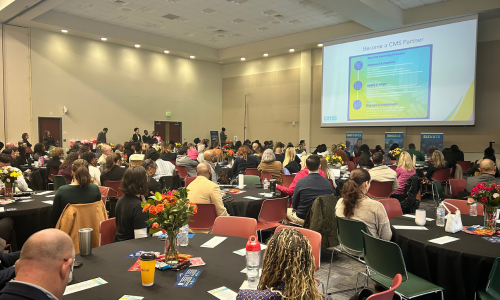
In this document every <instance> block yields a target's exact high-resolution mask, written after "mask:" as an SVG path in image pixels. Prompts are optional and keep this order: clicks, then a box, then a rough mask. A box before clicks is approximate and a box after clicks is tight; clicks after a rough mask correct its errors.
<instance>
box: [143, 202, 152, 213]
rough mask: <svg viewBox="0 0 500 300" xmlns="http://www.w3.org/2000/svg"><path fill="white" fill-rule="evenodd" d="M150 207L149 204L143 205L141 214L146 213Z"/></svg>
mask: <svg viewBox="0 0 500 300" xmlns="http://www.w3.org/2000/svg"><path fill="white" fill-rule="evenodd" d="M150 206H151V205H150V204H149V203H146V205H144V207H143V208H142V212H147V211H148V208H149V207H150Z"/></svg>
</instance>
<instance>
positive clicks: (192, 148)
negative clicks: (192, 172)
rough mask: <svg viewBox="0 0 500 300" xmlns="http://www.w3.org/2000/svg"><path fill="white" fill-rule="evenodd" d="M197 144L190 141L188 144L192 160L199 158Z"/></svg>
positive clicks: (189, 155)
mask: <svg viewBox="0 0 500 300" xmlns="http://www.w3.org/2000/svg"><path fill="white" fill-rule="evenodd" d="M196 147H197V146H196V145H195V144H193V143H189V144H188V145H187V156H188V157H189V158H191V159H192V160H197V159H198V154H200V153H199V152H198V150H196Z"/></svg>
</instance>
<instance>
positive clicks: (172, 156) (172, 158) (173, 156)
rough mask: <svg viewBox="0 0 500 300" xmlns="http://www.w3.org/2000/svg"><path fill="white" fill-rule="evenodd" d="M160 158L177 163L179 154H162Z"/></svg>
mask: <svg viewBox="0 0 500 300" xmlns="http://www.w3.org/2000/svg"><path fill="white" fill-rule="evenodd" d="M160 158H161V159H163V160H166V161H175V160H176V159H177V153H172V152H170V153H162V154H160Z"/></svg>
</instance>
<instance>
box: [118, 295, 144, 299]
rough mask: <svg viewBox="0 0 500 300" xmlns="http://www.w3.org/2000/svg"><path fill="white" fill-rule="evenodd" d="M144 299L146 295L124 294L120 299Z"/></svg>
mask: <svg viewBox="0 0 500 300" xmlns="http://www.w3.org/2000/svg"><path fill="white" fill-rule="evenodd" d="M142 299H144V297H141V296H130V295H124V296H122V297H121V298H120V299H119V300H142Z"/></svg>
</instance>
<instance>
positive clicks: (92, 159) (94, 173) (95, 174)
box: [82, 152, 101, 185]
mask: <svg viewBox="0 0 500 300" xmlns="http://www.w3.org/2000/svg"><path fill="white" fill-rule="evenodd" d="M82 159H84V160H86V161H87V162H88V163H89V173H90V177H92V178H94V179H95V181H96V182H97V185H101V170H99V168H98V167H96V166H97V158H96V156H95V153H93V152H86V153H84V154H83V155H82Z"/></svg>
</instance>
